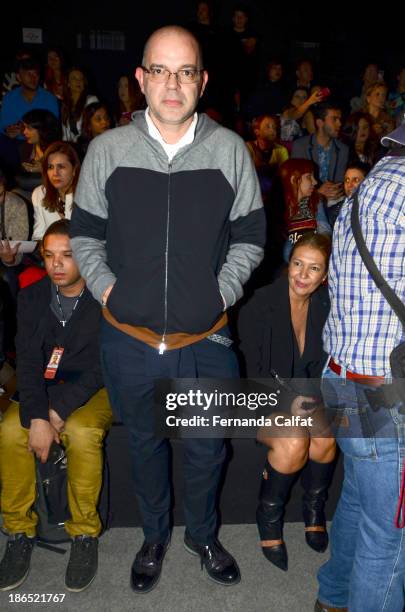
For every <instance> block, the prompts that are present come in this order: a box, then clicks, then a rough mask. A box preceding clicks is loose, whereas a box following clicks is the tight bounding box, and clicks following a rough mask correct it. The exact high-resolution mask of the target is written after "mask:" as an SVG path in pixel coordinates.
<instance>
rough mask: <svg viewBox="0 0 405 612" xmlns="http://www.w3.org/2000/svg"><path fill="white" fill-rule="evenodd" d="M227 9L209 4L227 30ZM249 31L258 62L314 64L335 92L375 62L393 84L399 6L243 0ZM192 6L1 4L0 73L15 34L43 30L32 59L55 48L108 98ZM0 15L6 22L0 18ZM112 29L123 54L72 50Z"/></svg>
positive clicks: (74, 1) (403, 53) (225, 4)
mask: <svg viewBox="0 0 405 612" xmlns="http://www.w3.org/2000/svg"><path fill="white" fill-rule="evenodd" d="M234 4H235V2H234V1H232V0H222V1H217V2H216V3H214V5H215V7H216V20H217V22H219V23H220V24H222V25H227V24H229V23H230V19H231V15H232V7H233V6H234ZM245 4H246V5H247V6H248V7H250V8H251V12H252V19H251V21H252V24H253V26H254V27H255V28H256V30H257V32H258V34H259V36H260V38H261V42H262V51H263V56H270V55H272V54H274V53H276V54H277V55H281V56H282V58H283V59H284V60H286V61H287V63H289V62H290V63H291V64H292V63H293V62H294V60H296V59H297V58H298V57H302V56H308V57H312V58H314V59H315V60H316V67H317V77H318V78H317V80H318V81H319V82H321V83H322V84H326V83H327V84H329V85H332V86H334V85H335V86H336V87H339V88H346V87H351V86H352V83H353V81H354V80H355V79H357V78H358V76H359V75H360V73H361V70H362V68H363V67H364V64H365V63H366V62H368V61H377V62H379V63H380V65H381V67H382V68H383V69H384V70H385V76H386V78H388V80H392V81H393V80H394V79H395V75H396V72H397V70H398V68H400V67H401V66H404V65H405V50H404V44H403V23H404V17H405V10H404V8H403V7H401V6H400V5H398V6H399V8H396V9H393V7H392V6H391V7H390V8H389V9H387V10H386V15H385V14H384V7H380V8H379V9H378V10H377V11H373V10H372V9H371V8H370V7H369V8H364V5H362V6H360V7H357V6H355V5H354V4H355V3H352V5H351V6H350V5H348V4H347V5H346V4H344V3H336V2H329V3H327V2H323V3H322V5H321V7H320V6H319V5H315V4H312V3H310V2H309V1H308V0H307V2H306V3H301V4H300V7H299V8H298V7H297V8H295V7H291V3H288V7H287V6H286V4H287V3H285V2H279V3H277V2H273V1H270V0H250V1H246V2H245ZM195 6H196V3H195V2H194V1H193V0H172V1H167V2H163V1H160V0H155V1H152V2H148V1H147V0H141V1H140V2H136V1H132V2H123V1H122V0H121V2H118V1H115V2H114V1H112V0H109V1H105V0H99V1H98V2H86V1H85V0H81V1H79V0H70V1H69V0H63V1H62V2H55V0H52V1H50V0H41V1H38V0H36V1H34V2H31V3H28V2H27V3H25V2H22V3H21V2H20V3H17V2H14V3H13V2H12V1H11V0H6V2H3V9H2V13H3V15H2V20H1V21H2V28H1V37H0V47H1V59H0V72H1V73H3V72H4V71H8V70H10V67H11V65H12V60H13V57H14V55H15V53H16V51H17V50H18V49H20V48H22V47H24V46H25V47H26V46H29V45H23V43H22V27H38V28H42V30H43V44H42V45H32V48H33V49H34V50H35V51H36V52H37V53H38V55H40V56H41V55H42V56H43V57H44V56H45V52H46V49H47V47H49V46H52V45H59V46H61V47H62V48H63V49H64V50H65V51H66V52H67V54H68V58H69V60H70V61H69V63H71V64H72V63H77V62H78V63H79V64H80V65H82V66H84V67H87V69H88V70H89V72H90V76H91V77H92V80H93V83H92V85H93V87H92V89H93V90H94V91H95V92H96V93H98V94H99V95H102V96H103V97H105V98H107V99H110V100H111V98H112V97H113V95H114V94H113V92H114V88H115V83H116V81H117V79H118V77H119V75H120V74H121V73H125V72H127V71H130V70H133V68H134V67H135V66H136V65H137V64H138V63H139V61H140V56H141V50H142V47H143V44H144V42H145V39H146V38H147V35H148V34H149V33H150V32H151V31H152V30H154V29H155V28H157V27H159V26H161V25H164V24H169V23H181V24H187V23H189V22H190V21H191V20H192V19H193V17H194V14H195ZM5 11H7V15H6V16H5ZM92 30H93V31H95V30H117V31H121V32H123V34H124V35H125V41H126V44H125V51H106V50H90V49H80V50H79V49H77V37H78V35H79V34H81V37H82V41H83V44H84V46H86V44H87V43H88V42H89V37H90V32H91V31H92Z"/></svg>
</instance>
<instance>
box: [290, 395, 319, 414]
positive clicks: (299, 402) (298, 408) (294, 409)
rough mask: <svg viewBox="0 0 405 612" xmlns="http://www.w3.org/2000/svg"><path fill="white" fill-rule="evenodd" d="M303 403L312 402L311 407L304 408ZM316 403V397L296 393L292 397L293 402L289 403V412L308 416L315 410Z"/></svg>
mask: <svg viewBox="0 0 405 612" xmlns="http://www.w3.org/2000/svg"><path fill="white" fill-rule="evenodd" d="M305 404H313V408H311V407H310V406H308V408H306V406H305ZM318 405H319V404H318V400H317V399H316V397H308V396H305V395H297V397H295V398H294V399H293V402H292V404H291V414H293V415H294V416H309V415H311V414H313V412H315V410H316V409H317V407H318Z"/></svg>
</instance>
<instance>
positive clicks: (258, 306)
mask: <svg viewBox="0 0 405 612" xmlns="http://www.w3.org/2000/svg"><path fill="white" fill-rule="evenodd" d="M265 297H266V294H265V293H263V290H259V291H257V292H256V293H255V294H254V295H253V297H252V298H251V299H250V300H249V301H248V302H247V303H246V304H244V305H243V306H242V308H241V309H240V312H239V317H238V337H239V349H240V351H241V353H242V369H243V370H244V373H245V374H246V376H247V377H248V378H260V377H261V376H263V373H262V351H263V341H264V336H265V331H266V325H267V324H268V323H267V320H266V310H267V309H266V300H265ZM243 366H244V367H243Z"/></svg>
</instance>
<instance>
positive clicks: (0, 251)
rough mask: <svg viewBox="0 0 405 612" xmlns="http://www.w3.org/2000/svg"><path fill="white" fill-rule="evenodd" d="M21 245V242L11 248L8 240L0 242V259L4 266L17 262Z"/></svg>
mask: <svg viewBox="0 0 405 612" xmlns="http://www.w3.org/2000/svg"><path fill="white" fill-rule="evenodd" d="M20 244H21V242H17V244H15V245H14V246H13V247H11V246H10V243H9V241H8V240H0V259H1V261H2V262H3V263H4V264H8V265H11V264H13V263H14V262H15V257H16V255H17V251H18V247H19V246H20Z"/></svg>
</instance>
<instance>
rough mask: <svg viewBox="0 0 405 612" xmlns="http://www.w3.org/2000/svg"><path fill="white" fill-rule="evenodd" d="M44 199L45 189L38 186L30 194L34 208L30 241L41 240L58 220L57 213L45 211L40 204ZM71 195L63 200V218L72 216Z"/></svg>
mask: <svg viewBox="0 0 405 612" xmlns="http://www.w3.org/2000/svg"><path fill="white" fill-rule="evenodd" d="M44 197H45V187H44V186H43V185H39V186H38V187H36V188H35V189H34V191H33V192H32V196H31V199H32V204H33V206H34V230H33V232H32V239H31V240H42V238H43V235H44V234H45V232H46V230H47V229H48V227H49V226H50V225H52V223H55V221H59V220H60V215H59V213H57V212H51V211H49V210H47V209H46V208H45V207H44V206H43V204H42V202H43V200H44ZM72 206H73V193H68V194H67V196H66V200H65V218H66V219H70V218H71V216H72Z"/></svg>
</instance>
